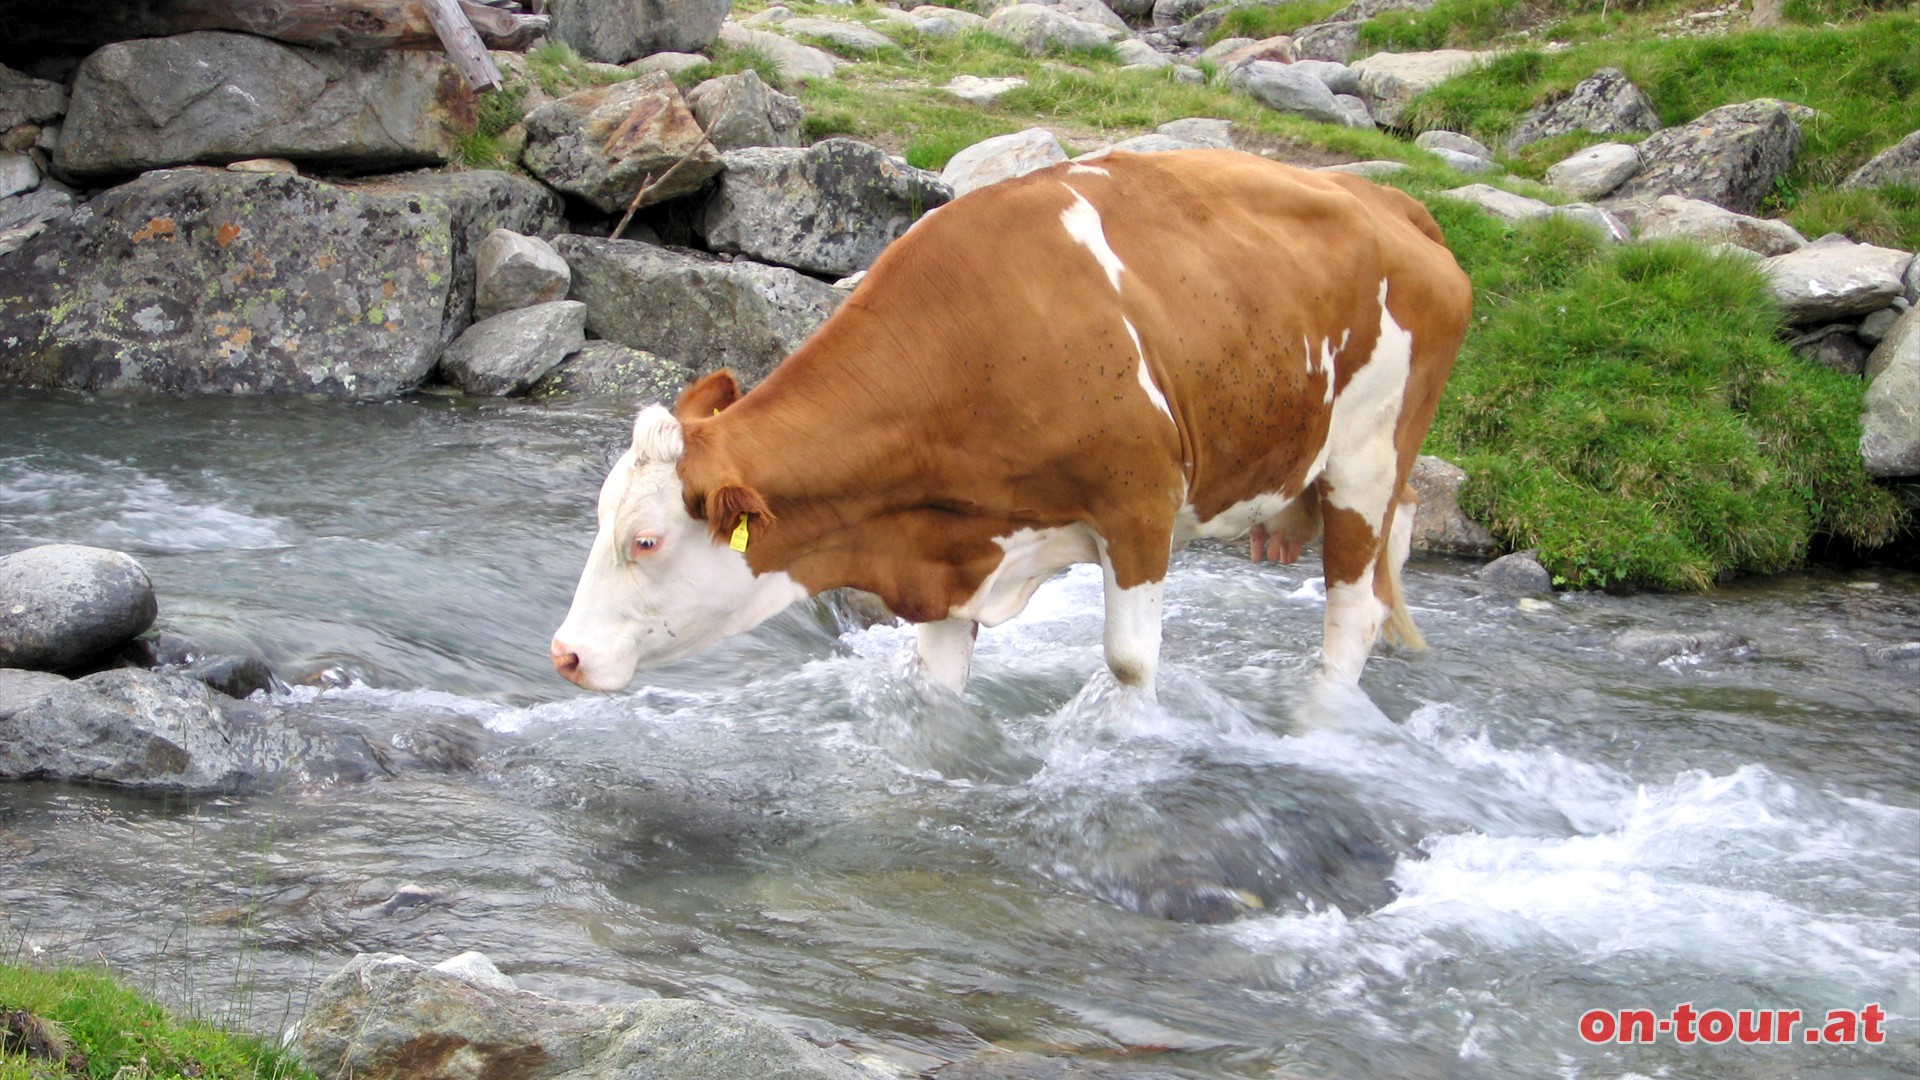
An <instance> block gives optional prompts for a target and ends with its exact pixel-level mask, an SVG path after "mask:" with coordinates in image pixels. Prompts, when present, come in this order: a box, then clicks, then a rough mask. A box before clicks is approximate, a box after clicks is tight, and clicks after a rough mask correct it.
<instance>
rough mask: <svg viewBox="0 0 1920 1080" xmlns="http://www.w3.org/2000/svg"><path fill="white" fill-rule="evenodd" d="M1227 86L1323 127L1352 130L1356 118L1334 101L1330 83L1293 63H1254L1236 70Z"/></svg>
mask: <svg viewBox="0 0 1920 1080" xmlns="http://www.w3.org/2000/svg"><path fill="white" fill-rule="evenodd" d="M1227 85H1229V86H1231V87H1232V88H1233V89H1235V90H1238V91H1239V92H1241V93H1243V94H1246V95H1247V96H1249V97H1251V98H1253V99H1254V100H1255V101H1258V102H1259V103H1260V104H1262V105H1265V106H1266V107H1267V108H1269V109H1272V110H1274V111H1275V112H1283V113H1287V114H1288V115H1290V116H1299V117H1303V118H1305V119H1308V120H1318V121H1319V122H1321V123H1323V124H1339V125H1341V126H1343V127H1352V126H1354V125H1353V118H1352V117H1351V116H1349V115H1348V113H1347V111H1346V110H1345V109H1342V108H1341V107H1340V104H1339V103H1338V102H1336V101H1334V100H1333V91H1331V90H1329V89H1327V84H1326V83H1323V82H1321V81H1320V80H1319V79H1316V78H1314V77H1313V76H1312V75H1309V74H1307V73H1306V72H1304V71H1295V70H1294V69H1293V65H1291V64H1281V63H1276V62H1274V61H1271V60H1254V61H1251V62H1249V63H1245V64H1241V65H1240V66H1238V67H1236V68H1234V69H1233V70H1232V72H1231V73H1229V74H1228V76H1227Z"/></svg>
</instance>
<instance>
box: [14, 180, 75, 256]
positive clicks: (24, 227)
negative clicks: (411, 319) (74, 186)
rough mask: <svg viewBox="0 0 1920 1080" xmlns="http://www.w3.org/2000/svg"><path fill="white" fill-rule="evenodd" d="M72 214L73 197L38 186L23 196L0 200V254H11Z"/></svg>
mask: <svg viewBox="0 0 1920 1080" xmlns="http://www.w3.org/2000/svg"><path fill="white" fill-rule="evenodd" d="M72 215H73V197H72V196H70V195H68V194H67V193H66V192H64V191H53V190H50V189H48V188H45V187H42V188H41V189H40V190H38V191H34V192H30V193H28V194H26V195H16V196H14V197H13V198H11V199H0V255H11V254H12V253H14V252H16V251H18V250H20V248H21V246H22V245H24V244H25V243H26V242H27V241H29V240H31V239H33V238H34V237H36V236H38V235H40V234H41V233H43V232H45V231H46V229H47V226H48V225H50V224H52V223H53V222H56V221H61V220H63V219H65V218H68V217H71V216H72Z"/></svg>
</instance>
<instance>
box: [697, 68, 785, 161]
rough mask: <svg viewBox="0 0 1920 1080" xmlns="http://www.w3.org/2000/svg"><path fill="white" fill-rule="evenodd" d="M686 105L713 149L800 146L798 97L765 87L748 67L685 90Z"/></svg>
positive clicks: (756, 74) (757, 75)
mask: <svg viewBox="0 0 1920 1080" xmlns="http://www.w3.org/2000/svg"><path fill="white" fill-rule="evenodd" d="M687 106H688V107H689V108H691V109H692V110H693V115H694V118H695V119H697V120H699V121H700V126H701V127H703V128H705V129H707V139H708V141H710V142H712V143H713V145H714V147H715V149H718V150H721V151H723V152H724V151H727V150H739V149H742V148H743V147H748V146H801V145H804V143H803V140H802V139H801V138H800V123H801V120H802V117H801V114H800V99H799V98H797V97H794V96H793V95H792V94H783V93H781V92H780V91H778V90H775V89H773V88H772V87H770V86H768V85H767V84H766V83H765V82H764V81H763V80H762V79H761V78H760V73H759V72H757V71H754V70H753V69H752V68H748V69H747V70H745V71H742V72H737V73H735V74H732V75H722V76H719V77H718V78H713V79H708V80H707V81H705V82H703V83H701V84H700V85H699V86H696V87H694V88H693V89H692V90H690V91H688V92H687Z"/></svg>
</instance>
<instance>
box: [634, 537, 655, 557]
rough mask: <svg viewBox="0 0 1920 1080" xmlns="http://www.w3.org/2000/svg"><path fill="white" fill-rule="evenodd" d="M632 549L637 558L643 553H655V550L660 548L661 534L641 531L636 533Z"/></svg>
mask: <svg viewBox="0 0 1920 1080" xmlns="http://www.w3.org/2000/svg"><path fill="white" fill-rule="evenodd" d="M630 550H631V551H632V553H633V557H634V558H636V559H637V558H639V557H641V556H642V555H651V554H653V553H654V552H656V551H658V550H660V536H659V534H657V533H640V534H638V535H636V536H635V537H634V538H633V545H632V547H631V549H630Z"/></svg>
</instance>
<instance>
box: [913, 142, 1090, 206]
mask: <svg viewBox="0 0 1920 1080" xmlns="http://www.w3.org/2000/svg"><path fill="white" fill-rule="evenodd" d="M1065 160H1067V151H1066V148H1065V147H1063V146H1061V145H1060V140H1059V139H1058V138H1057V137H1055V135H1054V134H1053V132H1051V131H1048V130H1047V129H1046V128H1028V129H1027V130H1025V131H1016V132H1014V133H1012V134H1011V135H996V136H994V137H993V138H991V139H983V140H981V141H980V142H977V143H974V144H973V145H972V146H969V147H967V148H966V149H964V150H962V151H960V152H959V153H957V154H955V155H953V157H952V158H950V159H948V161H947V167H946V168H945V169H942V170H941V171H940V179H941V180H944V181H946V183H947V184H948V186H950V187H952V188H953V195H954V198H959V197H960V196H962V195H965V194H966V193H967V192H969V191H974V190H977V189H979V188H983V187H986V186H987V185H988V184H996V183H999V182H1000V181H1002V180H1011V179H1012V178H1014V177H1016V176H1025V175H1026V174H1027V173H1030V172H1033V171H1034V170H1035V169H1044V168H1046V167H1047V166H1049V165H1052V164H1054V163H1055V162H1059V161H1065Z"/></svg>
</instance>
